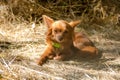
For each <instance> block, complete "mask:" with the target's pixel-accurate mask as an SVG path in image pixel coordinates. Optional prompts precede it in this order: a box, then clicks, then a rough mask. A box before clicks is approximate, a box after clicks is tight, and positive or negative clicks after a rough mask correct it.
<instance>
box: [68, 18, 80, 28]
mask: <svg viewBox="0 0 120 80" xmlns="http://www.w3.org/2000/svg"><path fill="white" fill-rule="evenodd" d="M80 23H81V20H77V21H72V22H70V23H69V25H70V26H71V27H73V28H74V27H75V26H77V25H78V24H80Z"/></svg>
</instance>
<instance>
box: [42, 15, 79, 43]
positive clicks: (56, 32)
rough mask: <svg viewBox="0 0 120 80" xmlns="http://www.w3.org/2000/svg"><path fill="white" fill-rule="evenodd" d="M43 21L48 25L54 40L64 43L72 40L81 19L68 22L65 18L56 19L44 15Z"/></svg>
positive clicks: (49, 32) (49, 33) (49, 34)
mask: <svg viewBox="0 0 120 80" xmlns="http://www.w3.org/2000/svg"><path fill="white" fill-rule="evenodd" d="M43 21H44V23H45V25H46V26H47V27H48V31H47V32H48V36H50V37H51V38H52V40H54V41H56V42H58V43H63V42H66V41H68V39H69V40H72V37H73V33H74V27H75V26H76V25H78V24H79V23H80V21H72V22H70V23H69V22H67V21H64V20H58V21H54V20H53V19H52V18H50V17H48V16H45V15H43Z"/></svg>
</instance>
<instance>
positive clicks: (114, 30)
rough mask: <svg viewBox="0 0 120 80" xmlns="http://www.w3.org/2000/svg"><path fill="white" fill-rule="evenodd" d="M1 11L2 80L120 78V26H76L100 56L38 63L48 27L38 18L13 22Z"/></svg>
mask: <svg viewBox="0 0 120 80" xmlns="http://www.w3.org/2000/svg"><path fill="white" fill-rule="evenodd" d="M2 7H3V6H2ZM0 8H1V7H0ZM4 11H5V10H4ZM0 15H2V16H0V80H120V26H118V25H111V24H106V25H102V26H101V25H91V26H90V25H83V24H82V25H79V26H78V27H79V28H77V29H76V30H77V31H83V32H84V33H86V34H87V35H88V36H89V37H90V39H91V40H92V41H93V42H94V43H95V45H96V46H97V47H98V49H100V50H101V51H102V54H103V56H102V58H101V59H99V60H89V61H88V60H87V61H85V60H70V61H54V60H50V61H48V62H47V63H46V64H44V65H43V66H38V65H37V64H36V60H37V59H38V58H39V56H40V55H41V53H42V52H43V51H44V49H45V45H46V44H45V42H44V40H45V36H44V33H45V31H46V27H45V26H44V25H43V24H42V23H39V24H35V22H29V23H28V22H26V21H22V22H21V21H13V22H10V21H9V20H6V18H5V17H4V16H3V14H2V11H1V12H0ZM81 26H82V27H86V29H84V28H82V27H81ZM96 27H99V28H100V30H96V29H94V28H96ZM87 28H88V29H87Z"/></svg>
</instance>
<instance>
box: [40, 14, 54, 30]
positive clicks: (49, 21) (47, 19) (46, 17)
mask: <svg viewBox="0 0 120 80" xmlns="http://www.w3.org/2000/svg"><path fill="white" fill-rule="evenodd" d="M42 17H43V21H44V24H45V25H46V26H47V27H48V28H50V26H51V24H52V23H53V22H54V20H53V19H52V18H50V17H48V16H46V15H43V16H42Z"/></svg>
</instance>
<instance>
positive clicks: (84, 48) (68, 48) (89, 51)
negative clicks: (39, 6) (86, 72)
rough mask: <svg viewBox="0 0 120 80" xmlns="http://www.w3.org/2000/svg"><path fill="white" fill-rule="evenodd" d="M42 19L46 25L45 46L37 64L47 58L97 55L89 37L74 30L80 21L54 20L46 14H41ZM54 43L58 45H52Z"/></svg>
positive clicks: (96, 50)
mask: <svg viewBox="0 0 120 80" xmlns="http://www.w3.org/2000/svg"><path fill="white" fill-rule="evenodd" d="M43 21H44V23H45V24H46V26H47V27H48V30H47V33H46V43H47V48H46V50H45V51H44V53H43V54H42V55H41V57H40V59H39V61H38V64H39V65H42V64H43V63H45V62H46V61H47V59H55V60H66V59H70V58H71V57H74V56H77V57H91V58H95V57H96V56H97V55H98V49H97V48H96V47H95V46H94V44H93V43H92V42H91V40H90V39H88V38H87V37H86V36H85V35H84V34H82V33H80V32H74V28H75V27H76V26H77V25H78V24H79V23H80V22H81V21H72V22H67V21H64V20H58V21H54V20H53V19H52V18H50V17H48V16H46V15H43ZM54 43H56V44H57V46H58V47H56V46H54Z"/></svg>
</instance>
